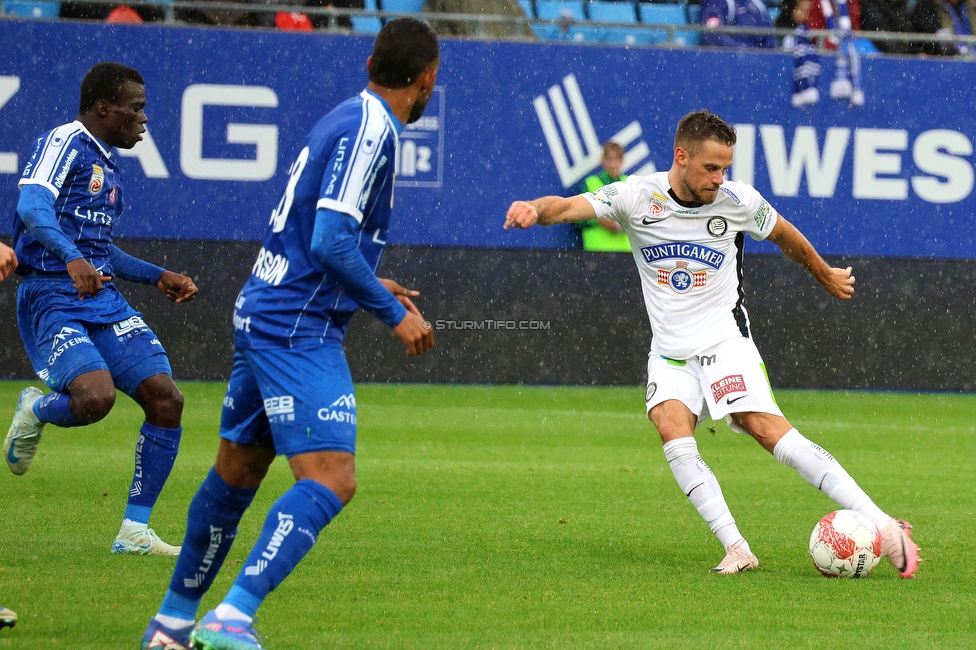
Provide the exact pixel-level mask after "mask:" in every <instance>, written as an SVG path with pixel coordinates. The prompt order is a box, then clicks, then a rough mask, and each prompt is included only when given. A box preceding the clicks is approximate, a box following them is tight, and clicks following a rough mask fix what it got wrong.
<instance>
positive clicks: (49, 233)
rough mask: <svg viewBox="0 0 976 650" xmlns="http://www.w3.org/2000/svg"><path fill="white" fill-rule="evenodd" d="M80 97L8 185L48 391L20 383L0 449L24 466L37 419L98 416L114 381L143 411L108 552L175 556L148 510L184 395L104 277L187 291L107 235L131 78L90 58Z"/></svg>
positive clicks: (119, 202)
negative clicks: (73, 115)
mask: <svg viewBox="0 0 976 650" xmlns="http://www.w3.org/2000/svg"><path fill="white" fill-rule="evenodd" d="M80 94H81V101H80V105H79V109H78V119H76V120H75V121H73V122H69V123H68V124H64V125H62V126H59V127H57V128H56V129H53V130H51V131H48V132H47V133H44V134H43V135H41V136H40V137H38V138H37V139H36V140H35V143H34V147H33V150H32V153H31V156H30V159H29V161H28V162H27V166H26V167H25V169H24V173H23V175H22V176H21V179H20V182H19V186H20V198H19V199H18V202H17V213H16V215H15V216H14V224H13V241H14V250H15V251H16V254H17V258H18V259H19V261H20V265H19V266H18V268H17V273H18V274H19V275H21V276H22V277H23V281H22V282H21V283H20V287H19V288H18V291H17V325H18V328H19V329H20V335H21V338H23V341H24V347H25V349H26V351H27V356H28V357H29V358H30V361H31V364H32V365H33V367H34V371H35V372H36V373H37V376H38V377H40V379H41V380H42V381H43V382H44V383H45V384H46V385H47V386H48V387H49V388H50V389H51V391H52V392H50V393H47V394H43V393H42V391H40V390H39V389H37V388H34V387H30V388H25V389H24V390H23V391H22V392H21V394H20V398H19V399H18V400H17V406H16V410H15V412H14V419H13V423H12V424H11V425H10V429H9V430H8V432H7V436H6V439H5V441H4V447H3V452H4V457H5V458H6V460H7V465H8V467H9V468H10V470H11V471H12V472H13V473H14V474H18V475H19V474H24V473H25V472H26V471H27V470H28V468H29V467H30V464H31V461H32V460H33V459H34V456H35V454H36V453H37V445H38V443H39V442H40V440H41V434H42V432H43V430H44V425H45V424H46V423H48V422H50V423H53V424H56V425H58V426H60V427H79V426H83V425H87V424H92V423H94V422H98V421H99V420H101V419H102V418H104V417H105V416H106V415H108V412H109V411H110V410H111V409H112V406H113V405H114V404H115V395H116V389H118V390H121V391H122V392H124V393H126V394H127V395H129V397H131V398H132V399H133V400H135V401H136V402H137V403H138V404H139V405H140V406H141V407H142V409H143V411H144V412H145V415H146V420H145V422H144V423H143V425H142V427H141V429H140V430H139V437H138V440H137V442H136V452H135V472H134V473H133V478H132V483H131V486H130V489H129V500H128V503H127V505H126V509H125V514H124V517H123V521H122V528H121V530H120V531H119V534H118V536H117V537H116V538H115V541H114V542H113V544H112V552H113V553H129V554H138V555H144V554H154V555H164V556H169V557H176V556H177V555H178V554H179V551H180V549H179V547H178V546H172V545H170V544H167V543H165V542H163V541H162V540H161V539H159V537H158V536H157V535H156V533H155V532H154V531H153V530H152V529H151V528H149V517H150V515H151V513H152V510H153V506H154V505H155V504H156V500H157V498H158V497H159V494H160V492H161V491H162V489H163V485H164V484H165V483H166V479H167V478H168V477H169V474H170V471H171V470H172V468H173V463H174V462H175V461H176V454H177V450H178V448H179V442H180V436H181V433H182V426H181V419H182V413H183V396H182V395H181V394H180V391H179V389H178V388H177V387H176V384H175V383H174V382H173V376H172V370H171V369H170V364H169V359H168V357H167V355H166V351H165V350H164V349H163V346H162V344H161V343H160V341H159V339H158V338H157V337H156V335H155V334H154V333H153V331H152V330H151V329H150V328H149V326H147V325H146V323H145V321H143V319H142V314H140V313H139V312H137V311H136V310H135V309H133V308H132V307H131V306H129V304H128V303H127V302H126V300H125V298H123V297H122V294H121V293H120V292H119V290H118V289H117V288H116V286H115V282H114V279H115V278H122V279H124V280H129V281H132V282H138V283H141V284H149V285H155V286H157V287H158V288H159V289H160V291H162V292H163V293H164V294H165V295H166V297H167V298H169V299H170V300H172V301H174V302H176V303H183V302H186V301H188V300H192V299H193V297H194V296H195V295H196V294H197V288H196V286H195V285H194V284H193V281H192V280H191V279H190V278H188V277H186V276H184V275H180V274H178V273H174V272H172V271H167V270H164V269H163V268H161V267H159V266H156V265H155V264H150V263H148V262H145V261H143V260H140V259H137V258H135V257H132V256H130V255H128V254H126V253H124V252H122V251H121V250H119V248H118V247H116V246H115V245H114V244H113V228H114V226H115V224H116V223H117V222H118V220H119V218H120V217H121V216H122V213H123V212H124V209H125V203H124V201H123V192H122V184H121V179H120V170H119V167H118V155H117V152H116V148H119V149H131V148H132V147H134V146H135V145H136V144H137V143H138V142H139V141H140V140H142V134H143V133H145V131H146V126H145V125H146V123H147V122H148V118H147V117H146V113H145V106H146V89H145V82H144V81H143V78H142V75H140V74H139V72H138V71H136V70H135V69H133V68H130V67H128V66H124V65H121V64H118V63H99V64H97V65H95V66H94V67H92V68H91V70H89V71H88V74H86V75H85V78H84V79H83V80H82V83H81V92H80Z"/></svg>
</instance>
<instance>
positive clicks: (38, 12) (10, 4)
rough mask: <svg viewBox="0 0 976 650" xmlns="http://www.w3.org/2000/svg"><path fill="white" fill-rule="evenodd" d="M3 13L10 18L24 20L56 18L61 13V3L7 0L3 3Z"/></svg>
mask: <svg viewBox="0 0 976 650" xmlns="http://www.w3.org/2000/svg"><path fill="white" fill-rule="evenodd" d="M3 12H4V13H5V14H8V15H10V16H22V17H24V18H57V17H58V15H59V14H60V13H61V3H60V2H43V1H41V2H29V1H25V0H7V1H6V2H4V3H3Z"/></svg>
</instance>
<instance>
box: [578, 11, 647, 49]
mask: <svg viewBox="0 0 976 650" xmlns="http://www.w3.org/2000/svg"><path fill="white" fill-rule="evenodd" d="M589 12H590V20H592V21H595V22H601V23H633V24H634V25H635V26H636V24H637V14H636V13H635V11H634V5H632V4H631V3H629V2H606V1H604V0H591V1H590V4H589ZM643 31H645V30H642V29H640V28H638V27H635V28H629V27H605V28H603V41H604V42H606V43H626V44H627V45H636V44H638V43H645V42H648V40H649V39H648V35H647V34H642V33H641V32H643Z"/></svg>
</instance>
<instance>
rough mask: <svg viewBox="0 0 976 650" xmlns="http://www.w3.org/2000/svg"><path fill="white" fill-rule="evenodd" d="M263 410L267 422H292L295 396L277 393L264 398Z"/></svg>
mask: <svg viewBox="0 0 976 650" xmlns="http://www.w3.org/2000/svg"><path fill="white" fill-rule="evenodd" d="M264 412H265V413H266V414H267V416H268V421H269V422H293V421H294V420H295V398H294V397H293V396H292V395H278V396H276V397H269V398H268V399H266V400H264Z"/></svg>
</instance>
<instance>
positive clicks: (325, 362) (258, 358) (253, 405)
mask: <svg viewBox="0 0 976 650" xmlns="http://www.w3.org/2000/svg"><path fill="white" fill-rule="evenodd" d="M220 437H221V438H223V439H225V440H229V441H231V442H236V443H237V444H240V445H256V446H259V447H267V448H269V449H274V450H275V452H276V453H278V454H284V455H285V456H287V457H288V458H291V457H292V456H296V455H298V454H305V453H309V452H314V451H344V452H347V453H350V454H355V453H356V393H355V389H354V388H353V385H352V374H351V373H350V372H349V364H347V363H346V353H345V351H343V349H342V343H341V342H340V341H334V340H331V339H326V341H325V342H324V343H323V344H322V345H321V346H318V347H314V348H303V349H297V350H237V351H235V352H234V367H233V368H232V369H231V372H230V382H229V383H228V384H227V394H226V395H225V396H224V410H223V413H222V414H221V417H220Z"/></svg>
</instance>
